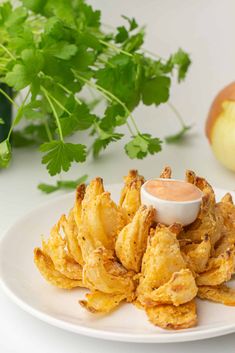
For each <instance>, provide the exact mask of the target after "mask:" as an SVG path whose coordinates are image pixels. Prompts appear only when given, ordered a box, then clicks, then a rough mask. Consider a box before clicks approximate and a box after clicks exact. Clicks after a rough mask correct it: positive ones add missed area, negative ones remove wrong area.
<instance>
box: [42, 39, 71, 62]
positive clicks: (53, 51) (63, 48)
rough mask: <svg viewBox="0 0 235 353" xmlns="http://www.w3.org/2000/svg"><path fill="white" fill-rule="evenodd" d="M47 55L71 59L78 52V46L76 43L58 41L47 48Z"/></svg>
mask: <svg viewBox="0 0 235 353" xmlns="http://www.w3.org/2000/svg"><path fill="white" fill-rule="evenodd" d="M45 51H46V55H47V53H48V54H49V55H52V56H55V57H56V58H58V59H62V60H69V59H70V58H71V57H72V56H74V55H75V54H76V52H77V46H76V45H75V44H70V43H68V42H65V41H63V42H62V41H61V42H57V43H54V44H52V45H51V46H50V47H48V48H46V49H45Z"/></svg>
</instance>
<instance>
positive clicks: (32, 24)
mask: <svg viewBox="0 0 235 353" xmlns="http://www.w3.org/2000/svg"><path fill="white" fill-rule="evenodd" d="M100 16H101V13H100V11H97V10H93V8H92V7H91V6H90V5H88V4H86V2H85V1H84V0H73V1H67V0H22V1H21V2H20V6H18V7H16V8H14V7H13V6H12V5H11V3H10V2H5V3H4V4H2V5H1V6H0V81H1V82H4V83H6V84H7V85H9V86H10V87H12V88H13V90H14V92H15V95H16V94H18V93H19V94H20V92H21V91H22V90H23V89H24V90H26V93H25V94H24V99H23V100H22V102H21V103H20V104H18V103H16V101H15V100H13V99H12V98H11V97H9V96H8V95H7V93H6V92H4V91H3V90H1V89H0V94H3V95H4V96H5V97H6V98H7V99H9V100H10V101H11V103H12V104H13V105H14V107H15V108H16V110H17V114H16V116H15V119H14V121H13V123H12V126H11V129H10V131H9V134H8V137H7V139H6V140H5V141H3V142H1V143H0V167H7V166H8V165H9V162H10V159H11V154H12V145H13V146H15V147H20V146H30V145H38V146H39V150H40V151H41V152H42V153H43V156H42V163H43V164H45V165H46V167H47V169H48V172H49V173H50V175H52V176H53V175H55V174H58V173H60V172H61V171H62V170H63V171H68V170H69V168H70V166H71V163H72V162H78V163H80V162H84V161H85V160H86V158H87V156H88V154H89V153H90V152H92V153H93V156H94V157H97V156H98V155H99V154H100V153H101V151H102V150H104V149H105V148H106V147H107V146H108V145H109V144H110V143H112V142H116V141H118V140H120V139H122V137H123V134H122V133H120V131H119V127H120V126H122V125H126V127H127V130H128V132H129V135H130V141H129V142H128V143H127V144H126V145H125V152H126V153H127V155H128V156H129V157H130V158H144V157H145V156H147V155H148V154H154V153H157V152H159V151H160V150H161V144H162V141H161V140H160V139H159V138H157V137H153V136H151V135H150V134H149V133H148V132H141V131H140V130H139V128H138V126H137V124H136V122H135V118H134V116H133V110H134V109H135V108H136V107H137V106H138V105H139V104H140V103H141V102H142V103H143V104H145V105H152V104H154V105H157V106H158V105H159V104H162V103H166V102H167V101H168V100H169V95H170V87H171V81H172V77H173V74H175V73H176V75H177V79H178V82H181V81H182V80H183V79H184V78H185V75H186V72H187V70H188V67H189V65H190V58H189V56H188V54H187V53H185V52H184V51H183V50H182V49H179V50H178V51H177V52H176V53H174V54H173V55H171V56H170V57H169V59H167V60H163V59H161V58H159V57H155V56H154V55H153V54H151V53H149V52H147V51H145V50H143V48H142V46H143V43H144V35H145V31H144V28H140V27H139V26H138V24H137V22H136V20H135V19H129V18H127V17H125V16H123V18H124V19H125V20H126V26H120V27H117V28H116V29H115V28H114V29H112V31H109V32H107V31H104V29H103V28H104V26H103V25H102V24H101V20H100ZM84 87H88V88H89V90H90V91H91V95H92V94H93V93H94V92H96V96H95V98H92V99H91V100H90V101H88V100H85V99H82V98H81V94H80V93H81V91H82V89H83V88H84ZM97 97H98V98H97ZM100 100H102V101H103V102H104V103H103V106H104V110H103V112H102V114H101V115H99V116H98V115H97V114H95V113H94V108H95V106H96V105H97V104H98V103H99V102H100ZM173 109H174V108H173ZM22 119H24V124H21V126H23V127H21V128H20V129H19V127H18V128H17V129H15V127H16V126H17V125H18V124H19V122H20V121H21V120H22ZM0 123H1V121H0ZM181 125H182V130H181V131H179V133H178V134H176V135H174V136H170V137H168V142H172V141H176V140H177V139H179V138H181V137H182V136H183V134H184V133H185V132H186V131H187V130H188V128H189V127H188V126H186V125H185V124H184V122H183V121H182V122H181ZM78 131H86V133H87V134H89V135H91V136H92V138H93V142H92V145H91V146H86V145H84V144H81V143H71V142H69V140H68V137H69V136H71V135H72V134H74V133H76V132H78ZM84 133H85V132H84ZM78 137H79V135H78ZM72 184H73V183H72ZM68 185H69V184H68ZM60 186H61V184H60V183H59V184H57V185H56V186H54V188H55V189H58V188H60ZM42 189H43V188H42ZM52 189H53V187H52V188H51V191H53V190H52Z"/></svg>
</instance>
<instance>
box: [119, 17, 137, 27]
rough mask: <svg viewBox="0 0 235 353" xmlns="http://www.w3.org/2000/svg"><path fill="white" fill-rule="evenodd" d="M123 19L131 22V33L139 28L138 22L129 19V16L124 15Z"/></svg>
mask: <svg viewBox="0 0 235 353" xmlns="http://www.w3.org/2000/svg"><path fill="white" fill-rule="evenodd" d="M122 18H124V19H125V20H127V21H128V22H129V25H130V28H129V31H133V30H134V29H136V28H137V27H138V24H137V22H136V20H135V19H134V17H133V18H129V17H127V16H124V15H122Z"/></svg>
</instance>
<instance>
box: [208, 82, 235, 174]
mask: <svg viewBox="0 0 235 353" xmlns="http://www.w3.org/2000/svg"><path fill="white" fill-rule="evenodd" d="M206 135H207V137H208V139H209V142H210V144H211V147H212V150H213V152H214V154H215V156H216V158H217V159H218V160H219V161H220V162H221V163H222V164H223V165H224V166H225V167H227V168H229V169H231V170H233V171H235V82H232V83H231V84H229V85H228V86H226V87H225V88H224V89H223V90H222V91H220V92H219V94H218V95H217V96H216V97H215V99H214V101H213V103H212V105H211V108H210V111H209V114H208V117H207V122H206Z"/></svg>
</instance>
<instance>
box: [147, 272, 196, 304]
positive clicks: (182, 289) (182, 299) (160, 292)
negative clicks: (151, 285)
mask: <svg viewBox="0 0 235 353" xmlns="http://www.w3.org/2000/svg"><path fill="white" fill-rule="evenodd" d="M197 290H198V288H197V286H196V283H195V279H194V276H193V274H192V272H191V271H190V270H189V269H182V270H180V271H179V272H174V273H173V275H172V276H171V279H170V280H169V281H168V282H166V283H165V284H163V285H162V286H160V287H159V288H157V289H154V290H153V291H152V292H151V293H150V299H151V300H152V304H153V305H156V304H173V305H175V306H179V305H181V304H184V303H187V302H189V301H190V300H192V299H193V298H194V297H195V296H196V295H197ZM147 306H151V302H148V303H147Z"/></svg>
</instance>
